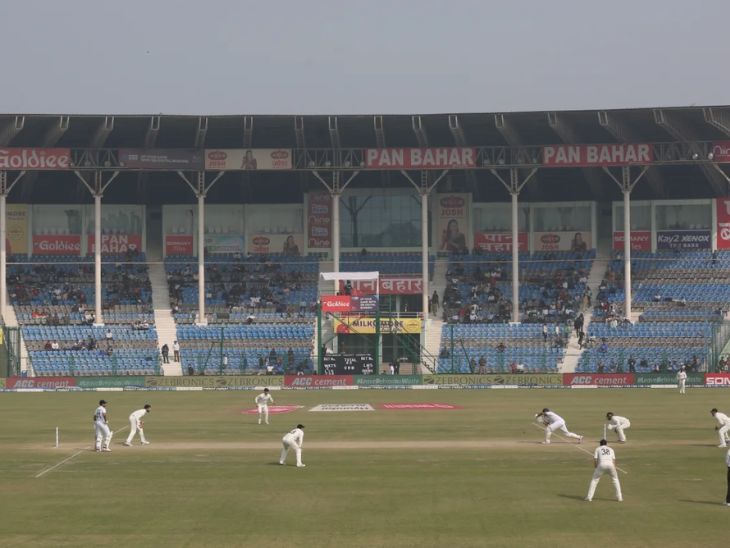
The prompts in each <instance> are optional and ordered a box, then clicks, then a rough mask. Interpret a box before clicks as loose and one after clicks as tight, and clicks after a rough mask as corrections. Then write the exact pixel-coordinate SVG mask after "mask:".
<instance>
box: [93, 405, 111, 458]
mask: <svg viewBox="0 0 730 548" xmlns="http://www.w3.org/2000/svg"><path fill="white" fill-rule="evenodd" d="M106 404H107V401H106V400H100V401H99V407H97V408H96V411H94V432H95V434H96V443H95V444H94V450H95V451H97V452H98V451H105V452H109V451H111V449H109V444H110V443H111V441H112V434H113V432H112V431H111V430H110V429H109V420H108V418H107V415H106Z"/></svg>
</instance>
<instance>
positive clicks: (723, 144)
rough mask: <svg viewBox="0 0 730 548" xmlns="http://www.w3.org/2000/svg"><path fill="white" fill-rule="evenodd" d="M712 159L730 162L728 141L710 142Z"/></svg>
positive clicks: (724, 162) (729, 142) (722, 162)
mask: <svg viewBox="0 0 730 548" xmlns="http://www.w3.org/2000/svg"><path fill="white" fill-rule="evenodd" d="M712 161H713V162H718V163H721V164H726V163H728V162H730V141H715V142H714V143H712Z"/></svg>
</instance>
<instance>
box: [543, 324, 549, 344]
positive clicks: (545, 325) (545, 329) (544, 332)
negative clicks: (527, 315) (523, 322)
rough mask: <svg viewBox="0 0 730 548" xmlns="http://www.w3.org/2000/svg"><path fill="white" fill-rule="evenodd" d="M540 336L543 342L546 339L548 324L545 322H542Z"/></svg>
mask: <svg viewBox="0 0 730 548" xmlns="http://www.w3.org/2000/svg"><path fill="white" fill-rule="evenodd" d="M542 338H543V340H544V341H545V342H547V340H548V326H547V324H546V323H544V324H542Z"/></svg>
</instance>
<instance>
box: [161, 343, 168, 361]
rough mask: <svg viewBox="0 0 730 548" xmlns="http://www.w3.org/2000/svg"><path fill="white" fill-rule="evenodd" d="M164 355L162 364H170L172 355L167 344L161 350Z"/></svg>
mask: <svg viewBox="0 0 730 548" xmlns="http://www.w3.org/2000/svg"><path fill="white" fill-rule="evenodd" d="M161 353H162V363H170V359H169V357H168V356H169V354H170V347H169V346H167V343H165V344H163V345H162V348H161Z"/></svg>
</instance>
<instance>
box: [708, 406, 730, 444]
mask: <svg viewBox="0 0 730 548" xmlns="http://www.w3.org/2000/svg"><path fill="white" fill-rule="evenodd" d="M710 413H711V414H712V416H713V417H715V420H716V421H717V426H715V430H717V435H718V436H719V437H720V445H718V447H727V444H728V442H730V434H728V432H730V417H728V416H727V415H726V414H725V413H721V412H720V411H718V410H717V408H713V409H712V410H711V411H710Z"/></svg>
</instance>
